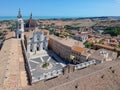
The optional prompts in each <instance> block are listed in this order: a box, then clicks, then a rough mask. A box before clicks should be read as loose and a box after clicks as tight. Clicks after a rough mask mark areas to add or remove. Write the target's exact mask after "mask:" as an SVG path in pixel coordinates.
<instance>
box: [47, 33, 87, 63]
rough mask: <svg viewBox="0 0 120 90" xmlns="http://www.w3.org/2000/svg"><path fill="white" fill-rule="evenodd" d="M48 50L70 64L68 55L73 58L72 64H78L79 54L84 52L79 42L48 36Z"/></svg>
mask: <svg viewBox="0 0 120 90" xmlns="http://www.w3.org/2000/svg"><path fill="white" fill-rule="evenodd" d="M49 48H50V49H52V50H53V51H54V52H55V53H56V54H57V55H59V56H60V57H62V58H63V59H65V60H66V62H67V61H68V62H71V60H70V55H73V56H74V60H73V62H74V63H80V56H81V53H82V52H83V51H84V50H85V49H84V45H83V43H82V42H81V41H77V40H74V39H70V38H61V37H57V36H54V35H50V36H49Z"/></svg>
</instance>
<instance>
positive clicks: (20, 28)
mask: <svg viewBox="0 0 120 90" xmlns="http://www.w3.org/2000/svg"><path fill="white" fill-rule="evenodd" d="M17 18H18V19H17V22H16V30H15V34H16V38H20V39H22V40H23V39H24V21H23V19H22V14H21V11H20V9H19V12H18V16H17Z"/></svg>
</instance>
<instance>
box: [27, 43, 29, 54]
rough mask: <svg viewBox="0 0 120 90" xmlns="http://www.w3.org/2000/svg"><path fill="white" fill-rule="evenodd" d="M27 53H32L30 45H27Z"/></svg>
mask: <svg viewBox="0 0 120 90" xmlns="http://www.w3.org/2000/svg"><path fill="white" fill-rule="evenodd" d="M27 52H28V53H30V44H28V45H27Z"/></svg>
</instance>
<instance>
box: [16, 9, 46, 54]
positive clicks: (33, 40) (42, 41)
mask: <svg viewBox="0 0 120 90" xmlns="http://www.w3.org/2000/svg"><path fill="white" fill-rule="evenodd" d="M17 18H18V19H17V23H16V25H17V28H16V31H15V34H16V38H19V39H21V40H24V42H25V47H26V50H27V53H30V52H36V51H41V50H47V47H48V34H47V35H45V34H44V32H43V31H41V30H39V29H38V28H37V26H38V24H37V21H36V20H34V19H33V18H32V13H31V15H30V18H29V20H28V21H27V22H26V23H24V20H23V19H22V14H21V11H20V9H19V12H18V16H17Z"/></svg>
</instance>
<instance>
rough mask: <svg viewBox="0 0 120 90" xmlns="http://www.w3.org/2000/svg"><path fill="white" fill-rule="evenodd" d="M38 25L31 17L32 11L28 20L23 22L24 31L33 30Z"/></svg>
mask: <svg viewBox="0 0 120 90" xmlns="http://www.w3.org/2000/svg"><path fill="white" fill-rule="evenodd" d="M37 26H38V23H37V21H36V20H35V19H33V17H32V13H31V15H30V18H29V20H28V21H27V22H26V23H25V31H33V30H35V28H36V27H37Z"/></svg>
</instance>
